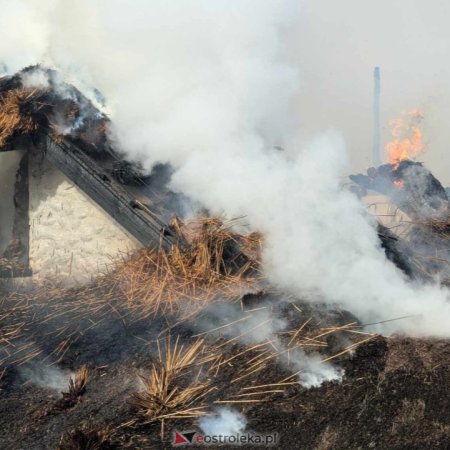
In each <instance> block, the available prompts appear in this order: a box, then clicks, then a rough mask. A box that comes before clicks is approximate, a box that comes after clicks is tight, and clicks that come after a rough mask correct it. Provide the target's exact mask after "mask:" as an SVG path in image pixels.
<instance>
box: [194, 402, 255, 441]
mask: <svg viewBox="0 0 450 450" xmlns="http://www.w3.org/2000/svg"><path fill="white" fill-rule="evenodd" d="M199 425H200V428H201V429H202V431H203V432H204V433H205V434H207V435H209V436H219V435H225V436H231V435H235V434H238V433H242V432H243V431H245V427H246V426H247V419H246V418H245V417H244V416H243V415H242V414H240V413H239V412H237V411H233V410H232V409H228V408H220V409H219V410H218V411H217V415H216V416H205V417H202V418H201V419H200V421H199Z"/></svg>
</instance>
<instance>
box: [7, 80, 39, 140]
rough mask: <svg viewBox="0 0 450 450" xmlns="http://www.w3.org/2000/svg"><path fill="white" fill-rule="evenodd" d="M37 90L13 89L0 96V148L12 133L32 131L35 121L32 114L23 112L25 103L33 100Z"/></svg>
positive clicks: (27, 103) (34, 128)
mask: <svg viewBox="0 0 450 450" xmlns="http://www.w3.org/2000/svg"><path fill="white" fill-rule="evenodd" d="M37 94H38V90H36V89H33V90H30V89H23V88H20V89H13V90H10V91H6V92H5V93H4V94H3V95H2V96H1V98H0V148H1V147H3V146H4V145H5V144H6V143H7V142H8V140H9V139H10V138H11V137H12V136H13V135H21V134H28V133H32V132H33V131H35V130H36V127H37V125H36V123H35V120H34V118H33V116H32V115H30V114H24V109H26V107H27V105H29V104H31V103H32V102H34V101H35V98H36V96H37Z"/></svg>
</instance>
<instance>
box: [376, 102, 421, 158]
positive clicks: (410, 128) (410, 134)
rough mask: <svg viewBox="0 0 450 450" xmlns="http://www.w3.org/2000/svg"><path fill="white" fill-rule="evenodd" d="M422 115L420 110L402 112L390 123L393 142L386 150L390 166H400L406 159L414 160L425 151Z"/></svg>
mask: <svg viewBox="0 0 450 450" xmlns="http://www.w3.org/2000/svg"><path fill="white" fill-rule="evenodd" d="M422 119H423V116H422V113H421V112H420V111H419V110H418V109H413V110H412V111H409V112H402V113H401V116H400V117H399V118H398V119H393V120H391V121H390V122H389V126H390V128H391V134H392V137H393V140H392V141H391V142H389V143H388V144H387V145H386V147H385V149H386V153H387V156H388V162H389V163H390V164H395V165H398V164H399V163H400V161H403V160H405V159H414V158H415V157H416V156H417V155H418V154H419V153H422V152H423V150H424V147H423V143H422V131H421V130H420V127H419V125H420V122H421V121H422Z"/></svg>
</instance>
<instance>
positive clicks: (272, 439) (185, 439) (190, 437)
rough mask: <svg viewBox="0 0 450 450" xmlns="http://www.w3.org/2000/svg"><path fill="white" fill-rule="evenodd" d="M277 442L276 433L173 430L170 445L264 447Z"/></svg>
mask: <svg viewBox="0 0 450 450" xmlns="http://www.w3.org/2000/svg"><path fill="white" fill-rule="evenodd" d="M277 443H278V433H271V434H254V433H237V434H218V435H209V434H202V433H198V432H197V431H183V432H180V431H174V432H173V440H172V445H173V446H174V447H178V446H182V445H195V446H197V445H216V446H217V445H255V446H258V445H262V446H264V447H268V446H272V445H276V444H277Z"/></svg>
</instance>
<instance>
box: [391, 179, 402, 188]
mask: <svg viewBox="0 0 450 450" xmlns="http://www.w3.org/2000/svg"><path fill="white" fill-rule="evenodd" d="M393 183H394V184H395V186H397V187H398V188H399V189H401V188H402V187H403V186H404V182H403V180H394V181H393Z"/></svg>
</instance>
